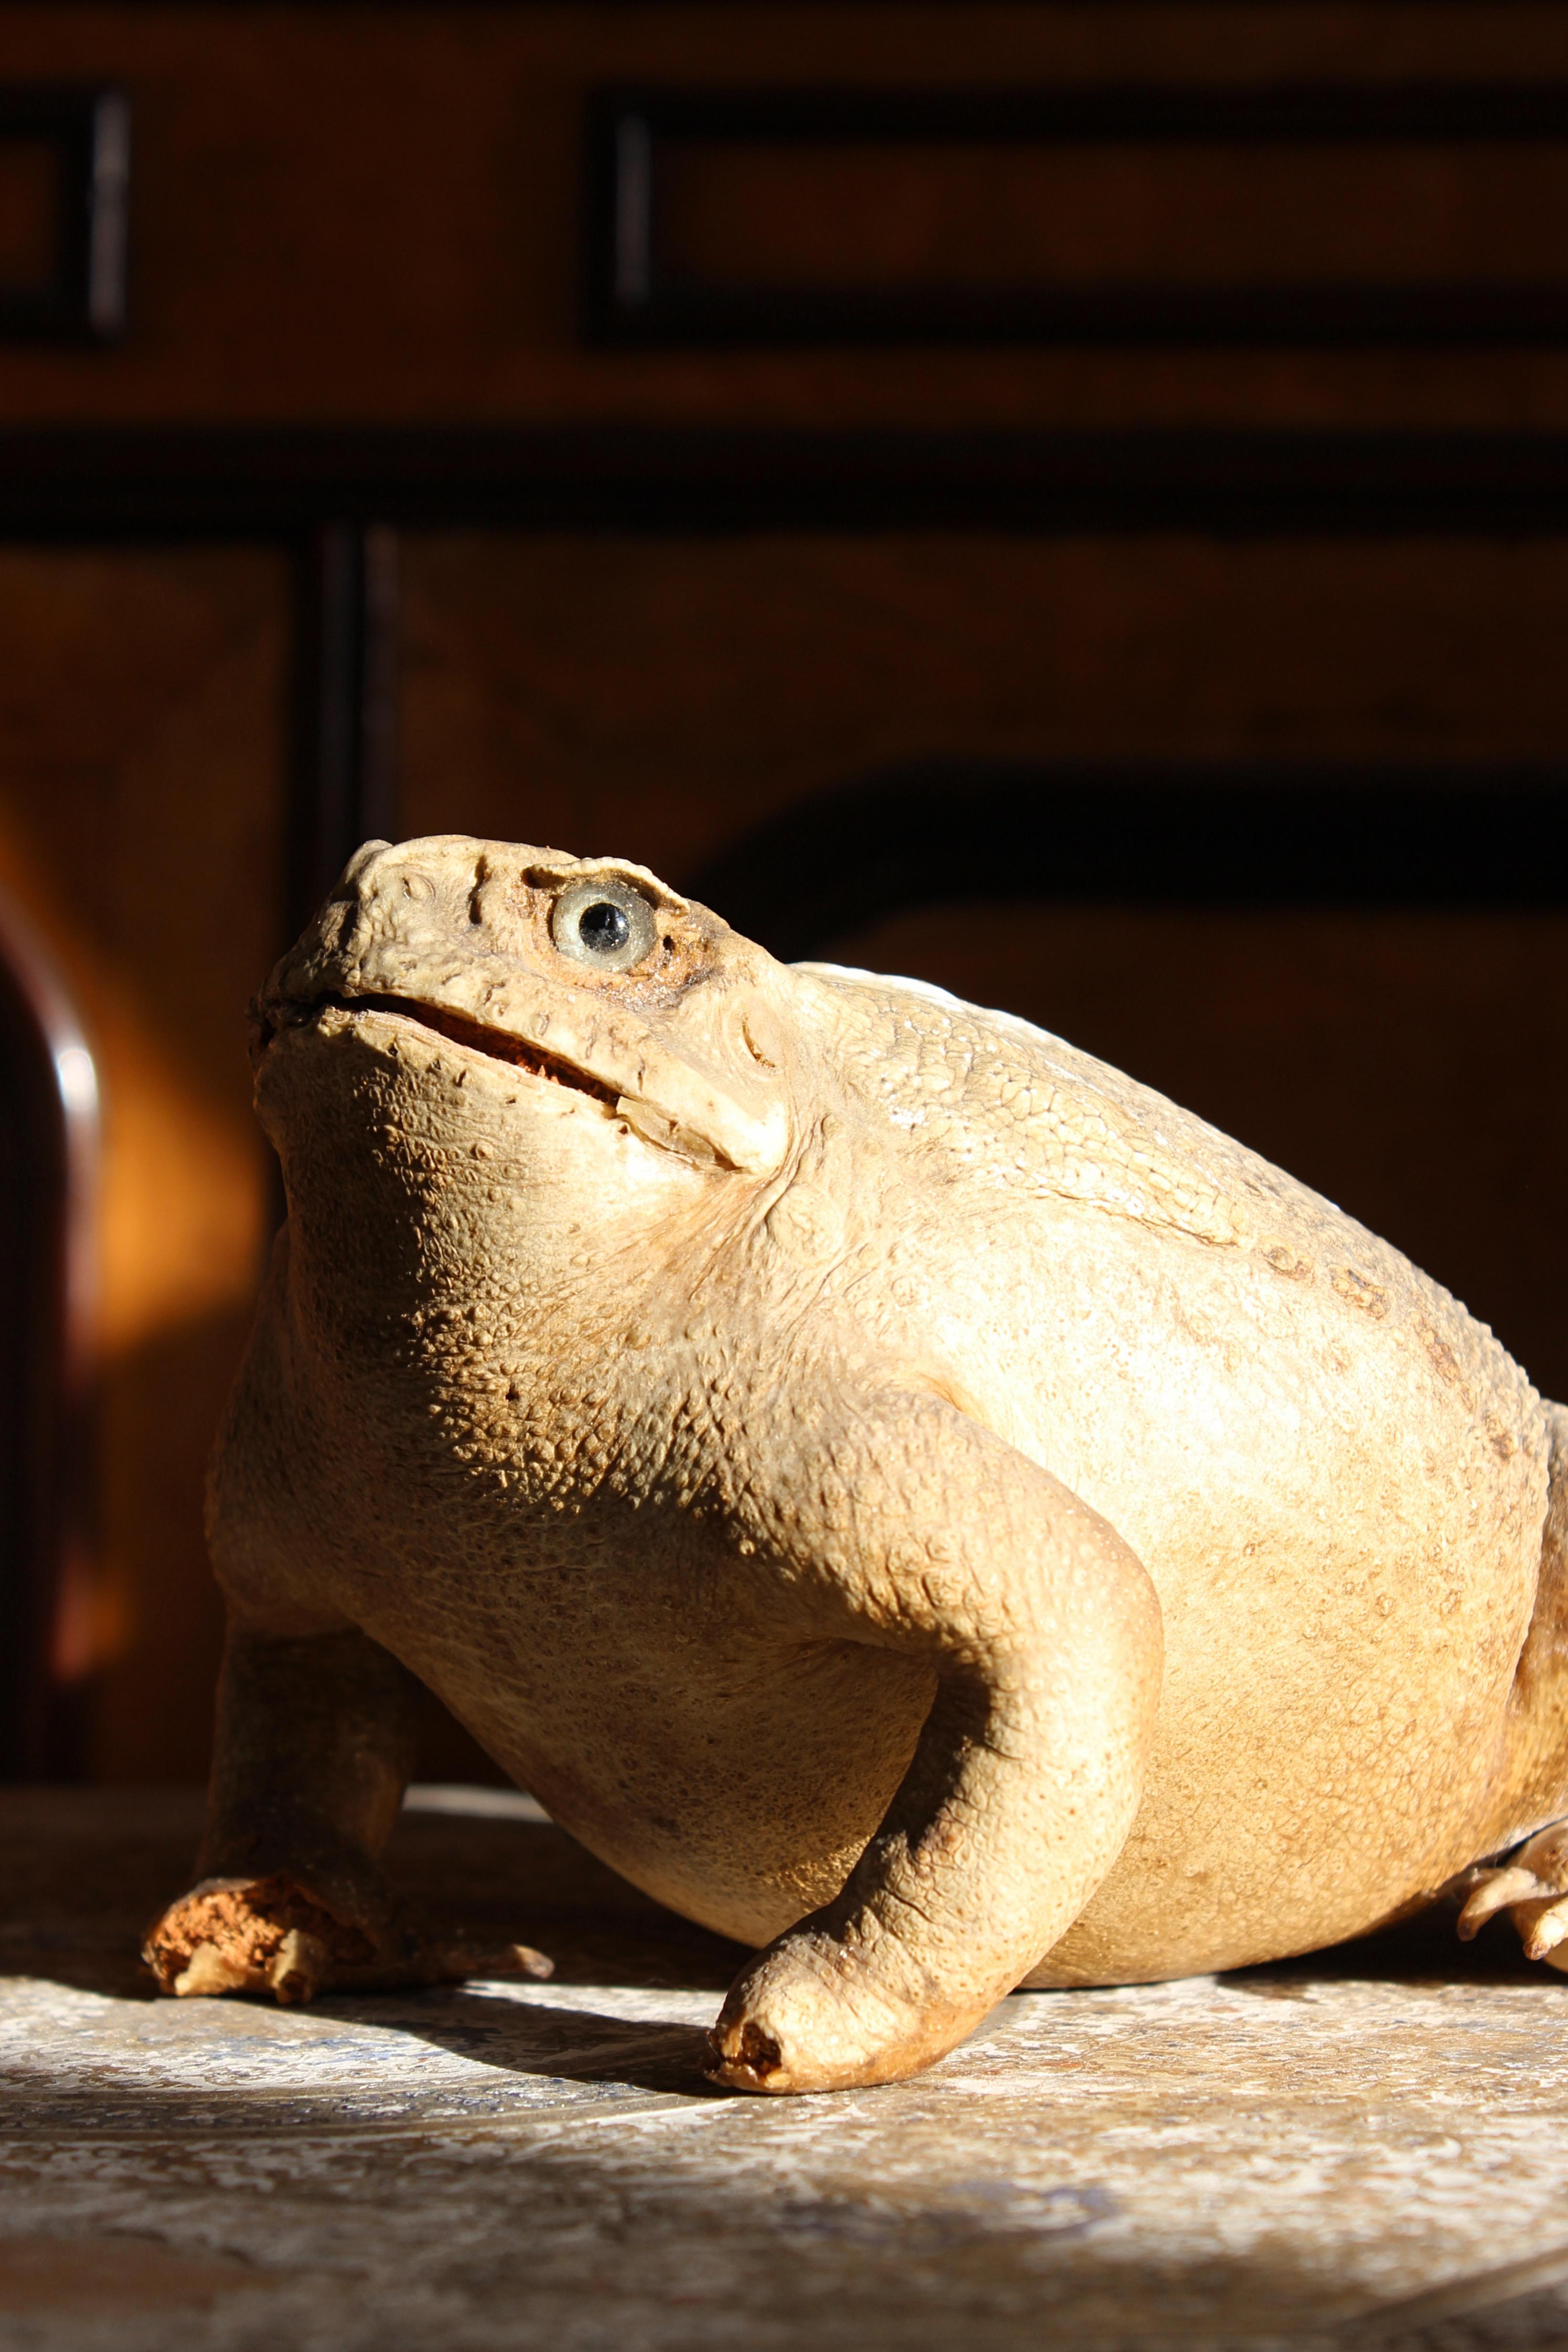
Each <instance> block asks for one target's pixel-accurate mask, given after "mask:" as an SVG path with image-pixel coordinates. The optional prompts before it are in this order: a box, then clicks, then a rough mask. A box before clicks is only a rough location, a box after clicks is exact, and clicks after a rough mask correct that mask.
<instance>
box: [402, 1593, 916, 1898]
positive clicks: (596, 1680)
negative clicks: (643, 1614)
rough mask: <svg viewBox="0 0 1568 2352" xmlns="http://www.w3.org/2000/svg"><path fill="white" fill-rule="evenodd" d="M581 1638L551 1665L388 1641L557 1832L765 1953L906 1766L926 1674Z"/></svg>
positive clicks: (804, 1654) (832, 1874)
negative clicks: (711, 1656) (713, 1655)
mask: <svg viewBox="0 0 1568 2352" xmlns="http://www.w3.org/2000/svg"><path fill="white" fill-rule="evenodd" d="M623 1622H624V1621H623ZM592 1630H593V1632H597V1633H599V1635H600V1637H601V1638H600V1639H599V1640H598V1641H596V1642H595V1640H594V1639H593V1638H592V1632H590V1633H589V1635H588V1638H586V1639H583V1640H577V1641H574V1642H572V1643H570V1645H569V1652H570V1654H566V1652H565V1651H563V1654H560V1655H557V1656H555V1657H553V1658H552V1656H550V1655H549V1654H548V1652H547V1651H544V1650H542V1648H541V1647H540V1646H539V1645H538V1643H537V1640H536V1638H535V1639H532V1640H531V1643H530V1654H528V1655H526V1656H524V1655H522V1654H516V1655H514V1656H513V1657H512V1658H511V1659H510V1661H509V1660H508V1659H507V1658H506V1656H505V1654H504V1653H505V1651H506V1649H507V1648H508V1647H509V1646H510V1645H509V1644H508V1643H506V1640H505V1636H504V1633H503V1634H501V1636H500V1639H499V1640H492V1641H491V1642H490V1643H487V1645H486V1648H485V1650H484V1651H483V1653H480V1652H479V1651H473V1650H468V1649H466V1648H463V1647H461V1646H459V1647H457V1648H452V1647H449V1646H447V1643H445V1642H444V1641H441V1640H439V1639H438V1640H437V1642H436V1643H433V1644H431V1645H429V1646H426V1644H425V1643H419V1642H417V1641H416V1642H415V1643H408V1642H407V1640H406V1639H405V1640H404V1641H402V1642H401V1643H400V1644H399V1646H400V1648H401V1649H402V1653H403V1654H404V1655H405V1658H406V1661H407V1663H408V1664H411V1665H413V1666H414V1667H415V1669H416V1672H418V1673H419V1674H420V1675H422V1676H423V1677H424V1679H426V1681H427V1682H429V1683H430V1685H431V1686H432V1687H433V1688H434V1689H435V1690H436V1691H437V1695H438V1696H440V1697H441V1698H442V1700H443V1701H444V1702H445V1703H446V1705H447V1706H449V1707H450V1708H451V1710H452V1712H453V1713H454V1714H455V1715H457V1716H458V1718H459V1720H460V1721H461V1722H463V1723H464V1724H465V1725H466V1727H468V1729H469V1730H470V1731H471V1732H472V1733H473V1734H474V1736H475V1738H478V1739H479V1741H480V1742H481V1744H482V1745H483V1746H484V1747H485V1748H486V1749H487V1750H488V1752H489V1754H490V1755H492V1756H493V1757H494V1758H495V1759H496V1761H497V1762H498V1763H499V1764H500V1766H501V1767H502V1769H504V1770H505V1771H507V1772H509V1773H510V1775H511V1777H512V1779H513V1780H516V1781H517V1782H518V1784H519V1785H520V1786H521V1787H523V1788H526V1789H529V1790H531V1791H532V1792H533V1794H534V1795H536V1796H537V1797H538V1798H539V1799H540V1801H541V1802H542V1804H543V1805H544V1806H545V1807H546V1808H547V1809H548V1811H550V1813H551V1815H552V1818H553V1819H554V1820H556V1821H558V1822H560V1824H561V1826H562V1827H563V1829H565V1830H568V1831H570V1832H571V1833H572V1835H573V1836H574V1837H575V1838H577V1839H578V1840H579V1841H580V1843H582V1844H584V1845H585V1846H586V1847H588V1849H589V1850H590V1852H592V1853H595V1854H597V1855H598V1856H599V1858H600V1859H601V1860H602V1861H604V1862H606V1863H608V1864H610V1866H611V1867H612V1868H613V1869H615V1870H618V1871H619V1872H620V1873H621V1874H622V1876H623V1877H626V1878H628V1879H630V1880H631V1881H632V1882H633V1883H634V1884H635V1885H638V1886H640V1887H642V1888H643V1889H644V1891H645V1892H646V1893H647V1894H649V1895H653V1896H654V1897H655V1898H656V1899H657V1900H658V1901H659V1902H661V1903H667V1904H668V1905H669V1906H670V1908H671V1909H672V1910H676V1911H679V1912H681V1913H683V1914H684V1915H685V1916H687V1917H688V1918H691V1919H696V1920H699V1921H700V1922H701V1924H702V1925H703V1926H704V1927H712V1928H714V1929H716V1930H717V1931H718V1932H719V1933H720V1934H721V1935H726V1936H732V1937H736V1938H737V1939H738V1940H739V1941H741V1942H742V1943H752V1944H765V1943H768V1942H770V1941H771V1940H772V1938H773V1937H774V1936H776V1935H778V1934H780V1933H781V1932H782V1931H783V1930H784V1928H785V1927H790V1926H791V1925H792V1924H793V1923H794V1922H795V1920H796V1919H798V1918H800V1917H801V1916H803V1915H804V1914H805V1912H807V1911H812V1910H815V1909H816V1907H817V1906H819V1905H820V1904H822V1903H825V1902H826V1901H828V1900H829V1899H830V1897H831V1896H832V1895H836V1894H837V1891H838V1889H839V1888H840V1886H842V1885H843V1883H844V1881H845V1879H846V1878H847V1875H848V1874H849V1872H850V1870H851V1869H852V1868H853V1866H854V1864H855V1862H856V1860H857V1858H858V1855H859V1853H860V1851H861V1849H862V1847H863V1846H864V1845H865V1843H866V1841H867V1839H868V1837H869V1836H870V1835H871V1832H873V1830H874V1829H875V1828H876V1826H877V1823H878V1822H879V1821H880V1819H881V1817H882V1815H883V1813H884V1812H885V1811H886V1810H887V1807H888V1805H889V1801H891V1798H892V1795H893V1792H894V1790H896V1789H897V1787H898V1785H899V1782H900V1780H901V1779H902V1778H903V1775H904V1772H905V1770H906V1769H908V1766H909V1762H910V1758H911V1756H912V1755H913V1752H914V1748H915V1742H916V1740H917V1739H918V1738H919V1736H920V1729H921V1724H922V1723H923V1722H924V1720H925V1717H926V1716H927V1714H928V1713H929V1711H930V1708H931V1699H932V1697H933V1696H934V1693H935V1677H934V1675H932V1673H931V1670H930V1668H929V1667H927V1666H926V1665H924V1664H921V1663H919V1662H916V1661H913V1660H909V1659H900V1658H898V1657H895V1656H893V1655H891V1654H889V1653H888V1652H887V1651H884V1650H876V1649H869V1648H867V1647H866V1646H864V1645H863V1644H859V1643H822V1642H814V1643H806V1644H800V1645H787V1646H784V1647H781V1646H780V1645H779V1644H778V1643H777V1642H776V1640H775V1641H773V1642H771V1643H766V1644H764V1643H762V1642H760V1641H759V1640H758V1639H757V1638H756V1637H755V1636H752V1637H749V1638H748V1637H746V1636H741V1637H739V1638H737V1639H735V1640H734V1641H733V1642H732V1643H725V1644H724V1645H723V1655H722V1659H721V1663H720V1664H718V1665H717V1667H715V1666H714V1665H713V1664H710V1662H709V1661H708V1660H707V1659H706V1658H704V1657H702V1656H700V1655H699V1656H697V1657H693V1656H692V1655H691V1654H689V1652H688V1654H686V1655H684V1656H682V1655H681V1654H679V1653H677V1654H674V1655H671V1654H668V1653H663V1654H661V1653H660V1652H659V1651H658V1649H656V1648H652V1647H651V1646H650V1645H649V1644H648V1643H646V1642H645V1643H637V1644H633V1643H625V1644H624V1646H623V1640H624V1637H623V1640H616V1639H615V1638H614V1637H613V1636H612V1637H611V1638H610V1639H605V1638H604V1636H605V1628H604V1625H603V1622H602V1621H600V1622H598V1623H597V1624H596V1625H595V1627H594V1628H593V1629H592ZM704 1646H706V1645H704Z"/></svg>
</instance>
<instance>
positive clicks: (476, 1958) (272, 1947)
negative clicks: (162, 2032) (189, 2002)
mask: <svg viewBox="0 0 1568 2352" xmlns="http://www.w3.org/2000/svg"><path fill="white" fill-rule="evenodd" d="M142 1958H143V1959H144V1960H145V1961H146V1963H147V1966H148V1967H149V1968H150V1969H152V1971H153V1976H154V1978H155V1979H157V1983H158V1988H159V1990H160V1991H162V1992H166V1993H173V1994H174V1995H176V1996H178V1997H181V1998H187V1997H190V1996H192V1995H200V1994H212V1993H259V1994H263V1995H266V1994H270V1995H271V1997H272V1998H273V1999H274V2000H278V2001H279V2002H281V2003H283V2004H285V2005H286V2006H292V2005H294V2004H297V2003H299V2002H301V2001H307V2000H311V1999H313V1997H314V1996H315V1995H316V1994H317V1993H319V1992H327V1991H331V1990H338V1991H363V1992H369V1991H377V1992H380V1991H387V1990H393V1989H395V1988H396V1987H399V1986H412V1985H432V1984H450V1983H454V1982H457V1981H458V1980H459V1979H462V1978H464V1977H478V1976H484V1977H517V1976H526V1977H547V1976H549V1975H550V1973H551V1963H550V1962H549V1961H548V1960H547V1959H546V1958H544V1957H543V1955H542V1953H539V1952H536V1951H533V1950H532V1949H531V1948H530V1947H529V1946H528V1945H526V1944H503V1943H496V1942H493V1941H485V1940H482V1939H481V1940H473V1939H470V1938H468V1937H465V1936H463V1935H462V1934H461V1933H460V1932H447V1933H445V1934H443V1933H442V1932H440V1931H439V1930H437V1929H435V1928H433V1927H429V1926H427V1925H426V1923H425V1922H423V1921H422V1920H420V1919H418V1918H417V1917H416V1916H414V1915H413V1914H411V1913H408V1912H405V1911H403V1910H401V1909H400V1908H399V1907H397V1906H395V1905H394V1904H393V1903H392V1902H391V1901H390V1900H382V1901H374V1902H367V1901H366V1900H365V1899H364V1895H363V1889H359V1888H355V1889H353V1890H352V1891H350V1890H347V1889H343V1890H336V1891H334V1890H332V1889H330V1888H328V1887H326V1886H324V1885H314V1884H313V1885H310V1886H309V1887H307V1886H306V1885H302V1884H301V1883H300V1880H298V1879H296V1878H295V1877H293V1876H291V1875H290V1874H288V1873H286V1872H282V1871H278V1872H273V1873H272V1874H269V1875H268V1876H265V1877H256V1878H206V1879H204V1880H203V1881H202V1882H201V1884H200V1885H198V1886H194V1887H193V1888H192V1889H191V1891H190V1893H189V1894H188V1895H182V1896H181V1897H180V1899H179V1901H178V1902H177V1903H172V1904H171V1905H170V1906H169V1908H168V1909H167V1910H166V1911H165V1912H163V1915H162V1916H161V1917H159V1918H158V1919H156V1920H155V1921H154V1922H153V1926H152V1927H150V1928H149V1930H148V1932H147V1939H146V1942H145V1944H144V1945H143V1946H142Z"/></svg>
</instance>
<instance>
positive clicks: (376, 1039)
mask: <svg viewBox="0 0 1568 2352" xmlns="http://www.w3.org/2000/svg"><path fill="white" fill-rule="evenodd" d="M280 1034H288V1035H289V1037H290V1039H291V1041H292V1042H294V1043H304V1042H305V1040H306V1039H307V1038H309V1037H311V1036H314V1037H316V1038H319V1039H320V1040H321V1041H322V1042H323V1043H328V1042H331V1041H332V1040H337V1039H342V1038H343V1037H344V1036H353V1037H354V1038H356V1039H358V1040H359V1041H360V1042H361V1043H363V1045H366V1046H368V1047H370V1048H371V1049H372V1050H373V1051H375V1050H376V1049H378V1048H379V1049H380V1050H381V1051H383V1052H385V1051H387V1050H390V1051H391V1052H392V1054H393V1055H395V1057H396V1058H398V1059H400V1060H405V1059H406V1055H407V1051H408V1048H409V1047H410V1046H411V1045H415V1044H416V1041H419V1042H428V1043H430V1044H432V1045H433V1044H434V1041H435V1040H436V1039H437V1038H439V1039H440V1040H442V1041H443V1042H442V1045H441V1046H440V1047H438V1048H437V1051H439V1052H440V1053H441V1054H442V1056H443V1058H453V1056H452V1055H451V1049H452V1048H456V1055H455V1058H456V1059H457V1060H458V1062H463V1061H467V1062H468V1063H470V1064H477V1065H478V1071H477V1072H476V1075H478V1074H479V1072H482V1073H484V1074H485V1076H487V1077H489V1079H490V1080H491V1081H492V1082H494V1081H497V1080H499V1081H500V1082H501V1083H503V1084H504V1085H505V1086H506V1087H508V1089H509V1090H511V1089H517V1090H520V1091H521V1093H522V1094H524V1095H525V1096H526V1097H528V1098H529V1099H530V1101H531V1104H532V1106H533V1107H534V1108H538V1109H542V1110H543V1109H556V1110H559V1111H563V1112H565V1111H575V1110H579V1109H581V1108H584V1101H586V1102H588V1103H592V1104H595V1105H596V1106H597V1108H598V1109H599V1111H600V1113H601V1114H602V1115H603V1116H604V1117H605V1118H607V1119H610V1120H613V1121H616V1123H618V1124H620V1125H621V1126H623V1127H625V1128H628V1129H630V1130H631V1131H632V1133H633V1134H635V1135H636V1136H637V1138H638V1139H640V1140H641V1141H642V1142H643V1143H645V1144H647V1145H649V1146H650V1147H651V1148H652V1149H654V1150H658V1151H663V1152H668V1153H669V1154H671V1155H672V1156H673V1157H674V1158H676V1159H678V1160H685V1161H687V1162H688V1163H689V1164H690V1165H692V1166H695V1167H707V1168H714V1169H720V1170H727V1169H732V1168H733V1167H734V1165H735V1163H734V1161H733V1160H732V1159H731V1156H730V1154H729V1153H728V1152H727V1151H726V1150H725V1149H724V1148H723V1145H722V1143H721V1141H720V1140H719V1139H715V1138H714V1137H712V1136H710V1135H708V1134H706V1133H705V1132H704V1131H703V1130H702V1129H700V1127H697V1126H694V1125H693V1124H692V1123H691V1122H690V1120H689V1119H682V1118H680V1117H679V1116H678V1115H677V1113H676V1111H675V1110H673V1109H671V1108H667V1107H666V1106H665V1105H664V1104H663V1103H662V1102H660V1101H658V1100H657V1099H654V1098H652V1097H651V1096H649V1095H645V1094H625V1093H622V1092H621V1091H620V1090H619V1089H618V1088H617V1087H616V1086H615V1085H614V1084H612V1083H610V1082H609V1081H608V1080H607V1079H605V1078H603V1077H600V1076H596V1075H595V1073H594V1072H593V1071H592V1070H589V1069H586V1068H584V1067H582V1066H580V1065H579V1064H577V1063H576V1062H574V1061H572V1060H569V1059H567V1057H566V1056H565V1055H561V1054H553V1053H547V1052H545V1051H543V1050H542V1048H541V1047H539V1046H537V1045H532V1044H531V1043H530V1042H529V1041H528V1040H527V1039H525V1038H521V1037H516V1036H511V1035H509V1034H507V1033H506V1032H504V1031H501V1030H498V1029H492V1028H489V1027H487V1026H486V1025H485V1024H483V1023H481V1022H478V1021H474V1020H472V1019H470V1018H469V1017H468V1015H466V1014H464V1013H453V1012H451V1011H449V1010H448V1009H447V1008H446V1007H445V1006H442V1005H435V1004H426V1003H422V1002H420V1001H419V1000H417V999H416V998H413V997H392V996H354V997H346V996H336V995H334V996H328V997H324V998H322V999H321V1001H320V1002H319V1003H316V1004H314V1005H312V1006H310V1007H309V1008H308V1009H302V1017H296V1018H295V1019H294V1020H292V1021H289V1022H288V1023H286V1024H283V1026H282V1028H281V1029H278V1028H272V1029H270V1030H269V1032H268V1034H267V1035H266V1036H264V1037H263V1039H262V1040H261V1041H260V1045H259V1048H258V1053H257V1056H256V1062H257V1076H258V1089H259V1087H260V1084H261V1082H262V1077H263V1070H264V1066H265V1063H266V1061H267V1059H268V1055H270V1053H271V1050H272V1047H273V1045H274V1044H275V1042H276V1040H277V1038H278V1037H279V1035H280ZM510 1099H513V1100H515V1099H516V1094H515V1093H512V1094H510Z"/></svg>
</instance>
